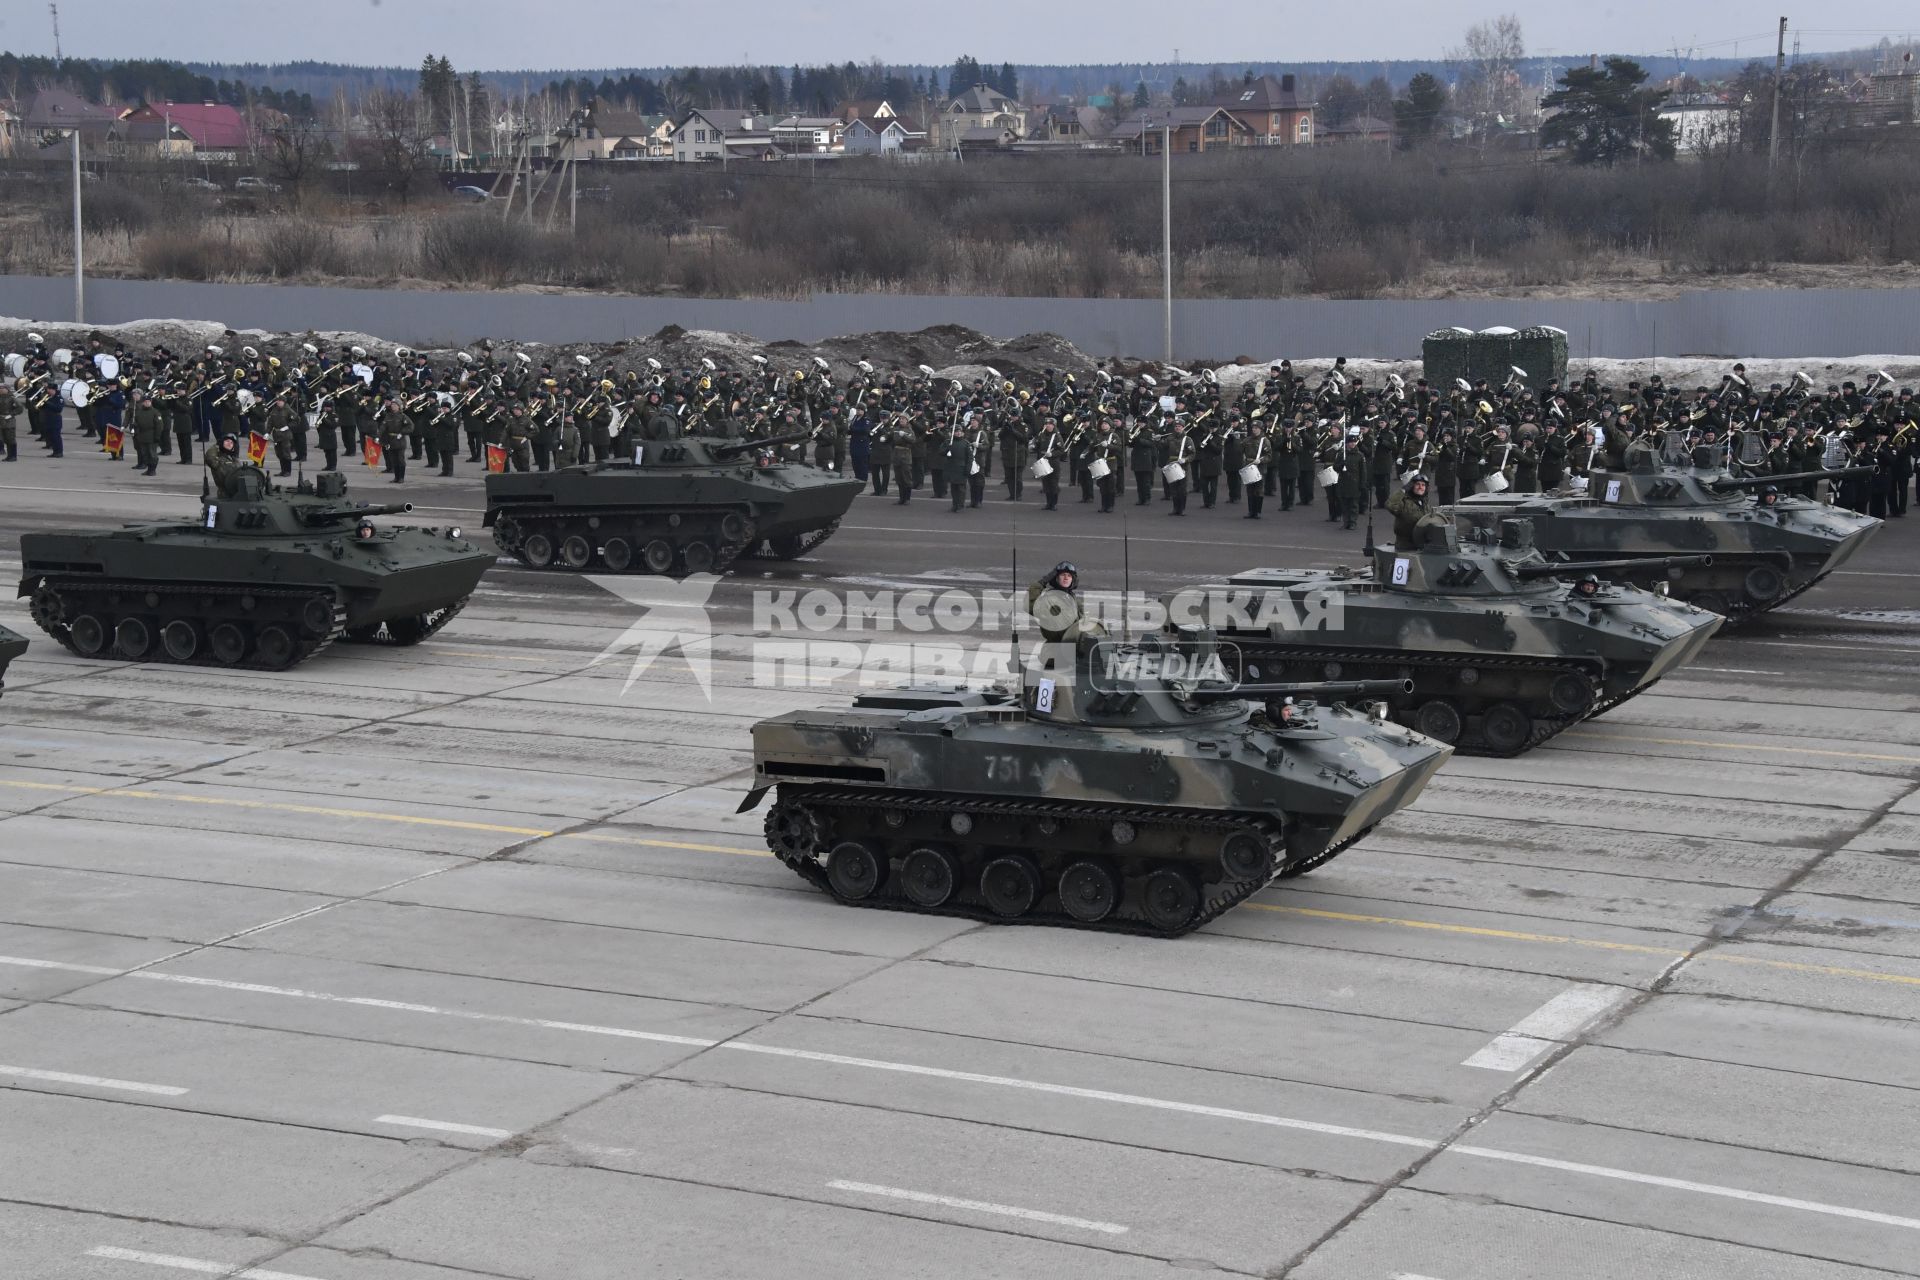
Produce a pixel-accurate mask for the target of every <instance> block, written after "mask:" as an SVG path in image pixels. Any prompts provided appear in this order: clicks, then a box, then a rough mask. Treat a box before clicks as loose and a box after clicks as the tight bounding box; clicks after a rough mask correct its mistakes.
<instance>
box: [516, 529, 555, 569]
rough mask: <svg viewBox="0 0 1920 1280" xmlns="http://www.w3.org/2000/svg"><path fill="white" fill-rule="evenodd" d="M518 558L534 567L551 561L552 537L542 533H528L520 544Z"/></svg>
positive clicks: (539, 566) (541, 567) (540, 566)
mask: <svg viewBox="0 0 1920 1280" xmlns="http://www.w3.org/2000/svg"><path fill="white" fill-rule="evenodd" d="M520 558H521V559H522V560H525V561H526V562H527V563H528V564H530V565H532V566H533V567H534V568H536V569H544V568H546V567H547V566H548V565H550V564H552V563H553V539H552V538H549V537H548V536H547V535H546V534H544V533H530V534H528V535H527V540H526V541H525V542H523V543H521V544H520Z"/></svg>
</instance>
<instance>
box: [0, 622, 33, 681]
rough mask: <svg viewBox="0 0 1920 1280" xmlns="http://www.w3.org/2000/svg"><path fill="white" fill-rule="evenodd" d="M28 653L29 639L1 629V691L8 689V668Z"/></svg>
mask: <svg viewBox="0 0 1920 1280" xmlns="http://www.w3.org/2000/svg"><path fill="white" fill-rule="evenodd" d="M26 651H27V638H26V637H25V636H23V635H20V634H18V633H16V632H12V631H9V630H7V629H6V628H5V627H0V690H4V689H5V688H6V680H7V666H8V664H10V663H11V662H12V661H13V660H14V659H15V658H17V657H19V656H20V655H21V654H23V653H25V652H26Z"/></svg>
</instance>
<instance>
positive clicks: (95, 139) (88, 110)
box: [18, 89, 120, 151]
mask: <svg viewBox="0 0 1920 1280" xmlns="http://www.w3.org/2000/svg"><path fill="white" fill-rule="evenodd" d="M119 118H120V108H118V107H103V106H101V105H100V104H99V103H97V102H88V101H87V100H86V99H85V98H83V97H81V96H80V95H79V94H77V93H72V92H70V91H68V90H66V89H42V90H40V91H39V92H37V93H35V94H34V95H33V96H32V97H31V98H28V99H27V100H26V101H25V102H24V103H22V104H21V107H20V111H19V125H18V134H19V136H20V137H22V138H24V139H25V140H26V143H27V145H28V146H30V147H37V146H39V145H40V140H39V137H38V135H39V134H41V133H44V132H48V131H59V132H64V131H66V130H69V129H78V130H79V131H80V146H81V149H82V150H87V151H97V150H101V149H103V148H104V147H105V145H106V142H107V135H108V134H109V133H110V132H112V130H113V126H114V123H115V121H117V120H118V119H119Z"/></svg>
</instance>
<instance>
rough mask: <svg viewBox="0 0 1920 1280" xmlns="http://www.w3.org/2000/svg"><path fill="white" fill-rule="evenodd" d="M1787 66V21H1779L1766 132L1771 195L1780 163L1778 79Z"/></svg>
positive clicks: (1768, 177)
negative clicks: (1776, 168)
mask: <svg viewBox="0 0 1920 1280" xmlns="http://www.w3.org/2000/svg"><path fill="white" fill-rule="evenodd" d="M1786 66H1787V20H1786V19H1785V18H1781V19H1780V39H1779V42H1778V43H1777V44H1776V45H1775V46H1774V52H1773V124H1772V126H1771V127H1770V128H1769V129H1768V131H1767V187H1768V190H1769V193H1771V190H1772V187H1773V171H1774V169H1775V167H1776V166H1778V164H1779V163H1780V79H1781V76H1782V75H1783V74H1784V73H1785V71H1786Z"/></svg>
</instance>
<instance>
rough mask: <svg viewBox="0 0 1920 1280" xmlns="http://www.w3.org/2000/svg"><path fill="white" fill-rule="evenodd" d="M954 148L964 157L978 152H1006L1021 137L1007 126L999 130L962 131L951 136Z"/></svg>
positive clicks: (971, 129)
mask: <svg viewBox="0 0 1920 1280" xmlns="http://www.w3.org/2000/svg"><path fill="white" fill-rule="evenodd" d="M951 138H952V146H953V149H954V150H955V151H958V152H960V153H961V154H962V155H972V154H974V153H976V152H988V151H1005V150H1007V149H1008V148H1010V147H1011V146H1013V144H1014V143H1016V142H1018V141H1020V135H1019V134H1018V133H1016V132H1015V131H1014V130H1012V129H1010V128H1007V127H1006V126H1000V127H998V128H984V129H982V128H970V129H961V130H960V131H959V132H958V133H956V134H953V135H951Z"/></svg>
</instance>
